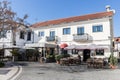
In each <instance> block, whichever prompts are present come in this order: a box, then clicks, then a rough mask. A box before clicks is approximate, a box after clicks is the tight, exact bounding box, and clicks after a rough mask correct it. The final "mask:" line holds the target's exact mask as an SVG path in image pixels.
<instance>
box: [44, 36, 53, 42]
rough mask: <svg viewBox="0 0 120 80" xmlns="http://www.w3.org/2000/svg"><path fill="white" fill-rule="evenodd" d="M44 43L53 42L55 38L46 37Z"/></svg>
mask: <svg viewBox="0 0 120 80" xmlns="http://www.w3.org/2000/svg"><path fill="white" fill-rule="evenodd" d="M46 41H48V42H49V41H55V36H49V37H48V36H47V37H46Z"/></svg>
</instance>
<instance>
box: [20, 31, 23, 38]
mask: <svg viewBox="0 0 120 80" xmlns="http://www.w3.org/2000/svg"><path fill="white" fill-rule="evenodd" d="M20 39H24V31H20Z"/></svg>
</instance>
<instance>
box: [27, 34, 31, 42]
mask: <svg viewBox="0 0 120 80" xmlns="http://www.w3.org/2000/svg"><path fill="white" fill-rule="evenodd" d="M30 40H31V32H28V34H27V41H30Z"/></svg>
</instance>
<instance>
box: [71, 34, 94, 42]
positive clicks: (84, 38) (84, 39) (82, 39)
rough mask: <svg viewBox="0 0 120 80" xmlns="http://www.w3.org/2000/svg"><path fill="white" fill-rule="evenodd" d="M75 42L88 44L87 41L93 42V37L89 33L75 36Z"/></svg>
mask: <svg viewBox="0 0 120 80" xmlns="http://www.w3.org/2000/svg"><path fill="white" fill-rule="evenodd" d="M73 40H74V41H77V42H87V41H91V40H92V37H91V36H90V35H89V34H87V33H84V34H73Z"/></svg>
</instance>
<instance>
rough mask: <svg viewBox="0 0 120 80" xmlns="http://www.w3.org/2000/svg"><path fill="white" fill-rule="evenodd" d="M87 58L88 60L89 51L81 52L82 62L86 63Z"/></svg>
mask: <svg viewBox="0 0 120 80" xmlns="http://www.w3.org/2000/svg"><path fill="white" fill-rule="evenodd" d="M88 58H90V50H89V49H85V50H83V61H84V62H86V61H87V59H88Z"/></svg>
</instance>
